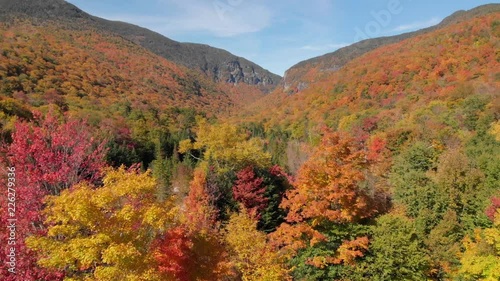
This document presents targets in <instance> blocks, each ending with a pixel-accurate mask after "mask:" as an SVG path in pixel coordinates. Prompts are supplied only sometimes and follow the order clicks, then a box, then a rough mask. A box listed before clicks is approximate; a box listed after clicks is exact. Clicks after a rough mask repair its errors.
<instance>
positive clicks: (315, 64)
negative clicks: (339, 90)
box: [281, 4, 500, 93]
mask: <svg viewBox="0 0 500 281" xmlns="http://www.w3.org/2000/svg"><path fill="white" fill-rule="evenodd" d="M498 11H500V4H486V5H482V6H478V7H476V8H473V9H471V10H468V11H465V10H461V11H457V12H454V13H453V14H451V15H450V16H448V17H446V18H444V19H443V20H442V21H441V22H440V23H439V24H437V25H434V26H431V27H427V28H424V29H420V30H417V31H413V32H407V33H403V34H399V35H394V36H385V37H376V38H370V39H366V40H362V41H360V42H356V43H354V44H352V45H349V46H346V47H343V48H340V49H338V50H336V51H334V52H331V53H327V54H324V55H320V56H317V57H314V58H310V59H307V60H304V61H301V62H298V63H297V64H295V65H293V66H292V67H290V68H289V69H288V70H286V71H285V74H284V76H283V80H282V84H281V86H282V88H283V89H284V90H285V91H289V93H294V92H298V91H300V90H303V89H304V88H306V87H307V86H308V84H309V82H310V79H308V77H307V72H308V71H310V70H311V69H315V70H317V71H336V70H338V69H340V68H341V67H343V66H344V65H345V64H347V63H348V62H349V61H351V60H353V59H355V58H357V57H360V56H362V55H363V54H366V53H368V52H370V51H372V50H375V49H377V48H380V47H383V46H386V45H389V44H393V43H398V42H401V41H403V40H406V39H408V38H412V37H415V36H418V35H422V34H426V33H429V32H433V31H435V30H438V29H441V28H444V27H446V26H449V25H451V24H454V23H458V22H461V21H464V20H467V19H470V18H472V17H475V16H479V15H483V14H488V13H494V12H498Z"/></svg>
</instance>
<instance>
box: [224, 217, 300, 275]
mask: <svg viewBox="0 0 500 281" xmlns="http://www.w3.org/2000/svg"><path fill="white" fill-rule="evenodd" d="M225 238H226V242H227V243H228V245H229V246H230V247H231V248H232V251H233V263H234V265H235V266H236V268H237V269H238V270H239V271H240V272H241V274H242V279H243V280H244V281H254V280H255V281H282V280H289V279H290V277H289V275H288V271H287V270H286V268H285V265H284V261H283V258H282V257H280V256H279V255H278V253H277V252H276V251H274V250H273V249H272V248H271V247H270V245H268V244H267V239H266V234H264V233H262V232H260V231H258V230H257V221H255V220H253V219H252V218H250V217H249V215H248V213H247V211H246V210H244V209H243V210H242V212H241V213H239V214H233V215H232V216H231V218H230V220H229V223H228V225H227V227H226V236H225Z"/></svg>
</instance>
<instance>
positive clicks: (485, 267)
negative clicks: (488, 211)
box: [459, 208, 500, 281]
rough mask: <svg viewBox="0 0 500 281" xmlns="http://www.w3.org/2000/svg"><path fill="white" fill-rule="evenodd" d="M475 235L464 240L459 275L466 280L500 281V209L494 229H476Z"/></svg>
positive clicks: (496, 214) (495, 216) (496, 215)
mask: <svg viewBox="0 0 500 281" xmlns="http://www.w3.org/2000/svg"><path fill="white" fill-rule="evenodd" d="M474 234H475V235H474V237H473V238H471V237H466V238H465V239H464V246H465V252H464V254H463V255H462V258H461V259H460V261H461V263H462V266H461V268H460V270H459V274H460V275H461V277H464V278H465V279H464V280H484V281H494V280H500V208H497V209H496V213H495V214H494V225H493V227H492V228H487V229H476V231H475V233H474Z"/></svg>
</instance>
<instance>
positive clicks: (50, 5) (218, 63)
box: [0, 0, 281, 92]
mask: <svg viewBox="0 0 500 281" xmlns="http://www.w3.org/2000/svg"><path fill="white" fill-rule="evenodd" d="M14 16H15V17H18V16H28V17H30V18H31V19H34V20H36V21H39V22H44V21H47V20H57V21H64V22H65V24H66V25H67V26H68V28H77V29H80V28H82V27H84V26H85V27H92V28H96V29H98V30H101V31H105V32H111V33H114V34H117V35H120V36H122V37H124V38H126V39H128V40H130V41H132V42H134V43H136V44H138V45H141V46H142V47H144V48H146V49H148V50H150V51H151V52H153V53H155V54H157V55H160V56H162V57H164V58H166V59H168V60H170V61H173V62H175V63H177V64H181V65H184V66H186V67H188V68H191V69H198V70H201V71H202V72H204V73H205V74H207V75H208V76H209V77H210V78H212V79H213V80H214V81H217V82H228V83H233V84H237V83H246V84H249V85H255V86H257V87H258V88H259V89H261V90H262V91H263V92H270V91H272V90H273V89H274V88H275V87H276V86H278V85H279V84H280V82H281V77H280V76H279V75H276V74H273V73H271V72H269V71H267V70H265V69H263V68H262V67H260V66H259V65H257V64H255V63H253V62H251V61H249V60H246V59H244V58H241V57H238V56H235V55H233V54H231V53H229V52H227V51H225V50H222V49H218V48H214V47H211V46H208V45H203V44H194V43H180V42H177V41H174V40H171V39H169V38H167V37H165V36H163V35H161V34H159V33H156V32H153V31H151V30H148V29H146V28H142V27H139V26H136V25H133V24H129V23H124V22H118V21H109V20H105V19H102V18H98V17H94V16H92V15H89V14H87V13H85V12H84V11H82V10H80V9H78V8H77V7H76V6H74V5H72V4H70V3H67V2H65V1H63V0H0V20H8V19H9V18H11V17H14Z"/></svg>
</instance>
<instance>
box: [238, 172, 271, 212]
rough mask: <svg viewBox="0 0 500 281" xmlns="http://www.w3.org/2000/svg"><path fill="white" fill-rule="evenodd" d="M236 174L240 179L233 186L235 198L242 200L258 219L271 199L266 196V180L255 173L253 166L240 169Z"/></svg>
mask: <svg viewBox="0 0 500 281" xmlns="http://www.w3.org/2000/svg"><path fill="white" fill-rule="evenodd" d="M236 176H237V177H238V179H237V180H236V183H235V185H234V186H233V196H234V200H236V201H238V202H240V203H241V204H242V205H243V206H244V207H245V208H246V209H247V210H248V211H249V212H250V214H252V215H253V216H255V218H256V219H260V218H261V217H262V211H263V210H264V209H265V208H266V207H267V203H268V201H269V199H268V198H266V197H265V196H264V194H265V192H266V187H265V186H264V185H263V182H264V180H263V179H262V178H260V177H257V176H256V175H255V172H254V169H253V167H252V166H248V167H246V168H244V169H243V170H241V171H239V172H238V173H237V174H236Z"/></svg>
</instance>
